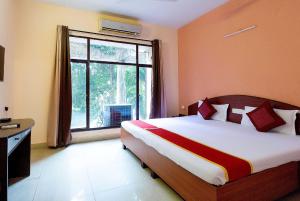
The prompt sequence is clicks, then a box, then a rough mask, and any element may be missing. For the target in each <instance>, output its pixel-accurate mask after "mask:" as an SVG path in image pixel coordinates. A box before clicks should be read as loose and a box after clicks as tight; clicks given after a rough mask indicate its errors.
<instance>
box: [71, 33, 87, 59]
mask: <svg viewBox="0 0 300 201" xmlns="http://www.w3.org/2000/svg"><path fill="white" fill-rule="evenodd" d="M70 52H71V53H70V54H71V59H84V60H86V59H87V39H86V38H77V37H70Z"/></svg>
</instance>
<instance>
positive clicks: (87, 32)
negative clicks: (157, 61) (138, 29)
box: [69, 29, 152, 42]
mask: <svg viewBox="0 0 300 201" xmlns="http://www.w3.org/2000/svg"><path fill="white" fill-rule="evenodd" d="M69 31H75V32H79V33H86V34H95V35H101V36H109V37H116V38H123V39H130V40H139V41H144V42H152V41H151V40H145V39H140V38H131V37H125V36H116V35H110V34H103V33H94V32H89V31H81V30H76V29H69Z"/></svg>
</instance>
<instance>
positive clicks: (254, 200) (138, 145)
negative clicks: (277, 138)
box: [121, 95, 300, 201]
mask: <svg viewBox="0 0 300 201" xmlns="http://www.w3.org/2000/svg"><path fill="white" fill-rule="evenodd" d="M209 101H210V102H211V103H212V104H225V103H228V104H230V106H229V109H228V117H227V120H228V121H230V122H235V123H240V121H241V115H240V114H234V113H232V108H240V109H244V106H254V107H255V106H259V105H260V104H262V103H263V102H264V101H269V102H270V103H271V104H272V106H273V107H275V108H279V109H290V110H294V109H296V110H300V108H299V107H296V106H293V105H289V104H285V103H281V102H277V101H273V100H268V99H264V98H258V97H252V96H242V95H231V96H222V97H215V98H211V99H209ZM197 109H198V103H194V104H192V105H190V106H189V108H188V114H189V115H194V114H197ZM295 127H296V132H297V134H300V117H299V116H297V120H296V123H295ZM121 140H122V142H123V145H124V148H128V149H129V150H130V151H131V152H133V153H134V154H135V155H136V156H137V157H138V158H139V159H140V160H141V161H142V164H143V166H146V165H147V166H148V167H149V168H150V169H151V171H153V172H154V173H155V174H156V175H158V176H159V177H160V178H161V179H162V180H163V181H164V182H166V183H167V184H168V185H169V186H170V187H171V188H173V189H174V190H175V191H176V192H177V193H178V194H179V195H180V196H181V197H182V198H183V199H185V200H187V201H225V200H226V201H250V200H251V201H269V200H276V199H279V198H281V197H283V196H285V195H287V194H288V193H291V192H293V191H295V190H297V189H298V188H299V183H300V162H290V163H287V164H284V165H281V166H279V167H275V168H271V169H267V170H265V171H262V172H259V173H255V174H252V175H250V176H248V177H245V178H242V179H239V180H237V181H233V182H229V183H226V184H225V185H223V186H215V185H212V184H209V183H207V182H206V181H204V180H202V179H200V178H199V177H197V176H195V175H193V174H192V173H190V172H188V171H187V170H185V169H183V168H182V167H180V166H179V165H177V164H175V163H174V162H173V161H171V160H170V159H168V158H167V157H165V156H163V155H161V154H159V153H158V152H157V151H156V150H155V149H153V148H152V147H150V146H148V145H146V144H145V143H144V142H142V141H141V140H140V139H137V138H135V137H134V136H133V135H131V134H130V133H129V132H127V131H126V130H125V129H123V128H121ZM145 164H146V165H145Z"/></svg>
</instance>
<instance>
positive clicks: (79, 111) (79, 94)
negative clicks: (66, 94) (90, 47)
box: [71, 62, 86, 129]
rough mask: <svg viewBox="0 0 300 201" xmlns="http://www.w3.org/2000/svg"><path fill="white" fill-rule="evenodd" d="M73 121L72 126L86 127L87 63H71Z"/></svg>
mask: <svg viewBox="0 0 300 201" xmlns="http://www.w3.org/2000/svg"><path fill="white" fill-rule="evenodd" d="M71 67H72V122H71V128H72V129H74V128H86V64H83V63H73V62H72V63H71Z"/></svg>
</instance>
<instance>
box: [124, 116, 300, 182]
mask: <svg viewBox="0 0 300 201" xmlns="http://www.w3.org/2000/svg"><path fill="white" fill-rule="evenodd" d="M145 122H147V123H150V124H152V125H155V126H157V127H160V128H164V129H166V130H169V131H172V132H175V133H177V134H180V135H182V136H184V137H187V138H189V139H192V140H195V141H197V142H200V143H202V144H205V145H208V146H210V147H214V148H216V149H218V150H220V151H223V152H225V153H228V154H231V155H234V156H237V157H240V158H243V159H246V160H248V161H250V162H251V163H252V165H253V173H256V172H260V171H262V170H265V169H269V168H272V167H277V166H279V165H282V164H285V163H288V162H291V161H300V136H288V135H284V134H280V133H260V132H257V131H256V130H253V129H251V128H248V127H244V126H241V125H240V124H235V123H231V122H222V121H216V120H209V121H205V120H203V119H201V118H199V116H197V115H193V116H186V117H178V118H165V119H152V120H145ZM122 127H123V128H124V129H125V130H126V131H128V132H129V133H131V134H132V135H133V136H134V137H136V138H139V139H141V140H142V141H143V142H144V143H146V144H147V145H149V146H151V147H153V148H154V149H156V150H157V151H158V152H159V153H160V154H162V155H164V156H166V157H167V158H169V159H171V160H172V161H174V162H175V163H176V164H178V165H179V166H181V167H183V168H184V169H186V170H188V171H189V172H191V173H192V174H194V175H196V176H198V177H200V178H201V179H203V180H205V181H207V182H208V183H210V184H214V185H224V184H225V183H226V182H227V180H226V178H225V174H224V171H223V170H222V169H221V168H220V167H219V166H217V165H214V164H212V163H210V162H208V161H206V160H204V159H202V158H200V157H197V156H195V155H194V154H192V153H190V152H188V151H185V150H183V149H181V148H179V147H177V146H176V145H174V144H172V143H170V142H168V141H166V140H162V139H161V138H160V137H158V136H156V135H154V134H152V133H150V132H149V131H146V130H144V129H141V128H139V127H137V126H135V125H133V124H132V123H130V122H129V121H127V122H123V123H122ZM174 176H176V175H174Z"/></svg>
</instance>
